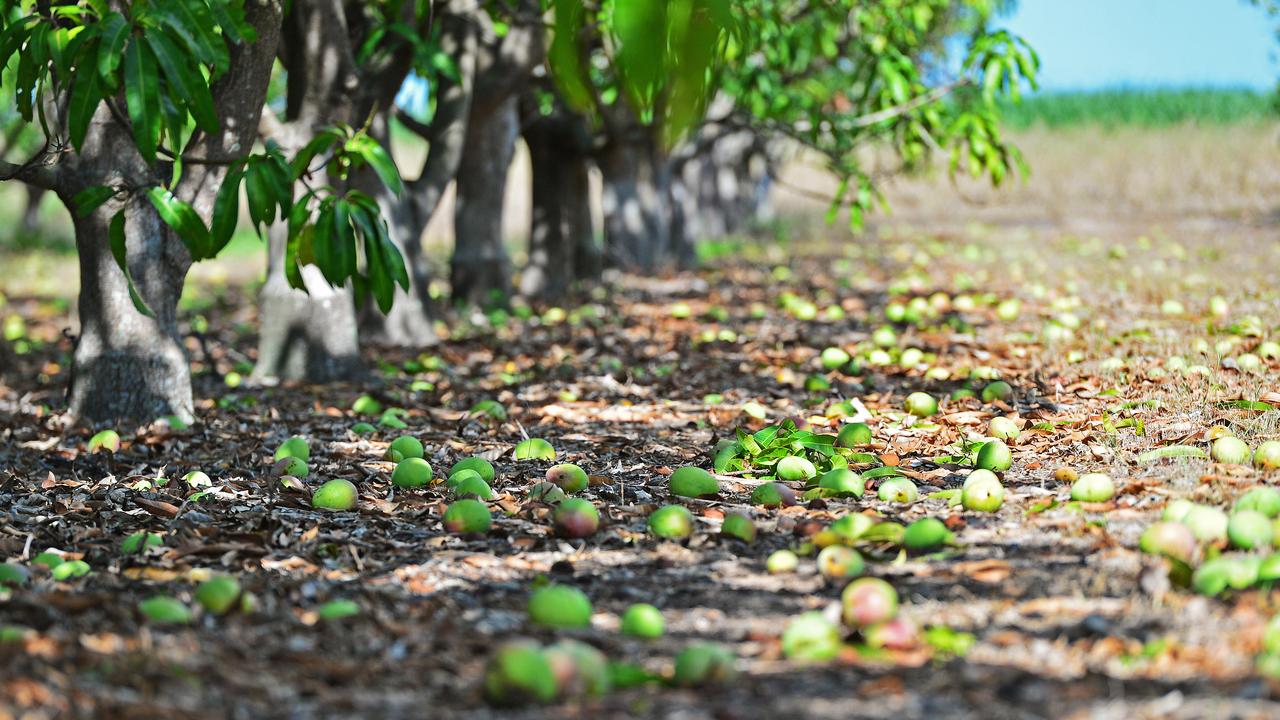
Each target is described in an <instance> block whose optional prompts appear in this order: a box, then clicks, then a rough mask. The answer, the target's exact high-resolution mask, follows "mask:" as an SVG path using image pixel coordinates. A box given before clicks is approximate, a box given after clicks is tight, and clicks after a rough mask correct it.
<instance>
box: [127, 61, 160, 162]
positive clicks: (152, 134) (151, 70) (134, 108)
mask: <svg viewBox="0 0 1280 720" xmlns="http://www.w3.org/2000/svg"><path fill="white" fill-rule="evenodd" d="M124 98H125V105H127V106H128V109H129V121H130V122H132V123H133V139H134V142H136V143H137V145H138V152H140V153H142V157H143V158H145V159H146V160H147V162H155V160H156V148H158V147H159V146H160V129H161V127H162V125H161V124H162V122H163V118H162V117H161V114H160V75H159V73H158V71H157V69H156V58H155V55H153V54H152V53H151V50H150V48H148V47H147V44H146V43H145V42H143V41H142V40H141V39H139V38H134V39H133V41H132V42H130V43H129V47H128V49H127V50H125V53H124Z"/></svg>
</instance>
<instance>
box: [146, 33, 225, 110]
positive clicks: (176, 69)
mask: <svg viewBox="0 0 1280 720" xmlns="http://www.w3.org/2000/svg"><path fill="white" fill-rule="evenodd" d="M144 37H145V38H146V41H147V45H149V46H150V47H151V51H152V52H153V53H155V56H156V59H157V60H158V61H159V62H160V67H161V68H162V69H163V70H164V76H165V77H166V78H168V80H169V84H170V86H171V87H172V88H173V90H174V91H175V93H174V95H175V96H176V99H177V100H179V101H181V102H183V103H185V104H186V107H187V110H188V111H189V112H190V113H191V116H192V117H193V118H195V121H196V125H197V126H198V127H199V128H200V129H201V130H204V131H205V132H207V133H214V132H217V131H218V126H219V123H218V113H217V111H215V110H214V109H213V95H212V94H211V93H210V92H209V82H208V81H207V80H205V77H204V75H203V74H201V73H200V71H199V70H197V69H195V68H193V67H192V66H191V65H190V64H189V63H188V62H184V58H183V57H182V53H181V52H180V51H179V50H178V48H177V46H176V45H174V43H173V41H172V40H171V39H169V37H168V35H166V34H165V32H164V31H163V30H154V31H152V32H149V33H147V34H146V35H145V36H144Z"/></svg>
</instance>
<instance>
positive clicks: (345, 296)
mask: <svg viewBox="0 0 1280 720" xmlns="http://www.w3.org/2000/svg"><path fill="white" fill-rule="evenodd" d="M287 232H288V230H287V228H286V227H285V226H283V225H276V226H273V227H272V228H271V230H270V232H269V233H268V238H269V242H268V244H269V248H268V253H269V255H268V258H267V282H266V284H265V285H263V286H262V292H261V293H260V294H259V296H258V297H259V304H260V306H261V307H262V316H261V318H260V319H259V324H260V327H259V335H258V363H257V365H256V366H255V367H254V369H253V377H254V379H255V380H257V381H260V382H274V381H277V380H305V381H307V382H315V383H325V382H334V381H337V380H351V379H355V378H357V377H359V376H360V374H361V373H362V371H363V365H362V364H361V361H360V343H359V339H358V337H357V335H356V311H355V303H354V302H353V299H352V296H351V290H350V288H348V287H341V288H335V287H332V286H330V285H329V283H328V282H326V281H325V279H324V278H323V277H322V276H321V275H320V272H319V270H317V269H316V268H315V267H313V266H304V267H303V268H301V270H302V279H303V282H304V283H305V284H306V286H307V292H303V291H301V290H296V289H294V288H293V287H291V286H290V285H289V281H288V280H287V279H286V278H285V274H284V256H285V243H286V242H287V241H288V238H287Z"/></svg>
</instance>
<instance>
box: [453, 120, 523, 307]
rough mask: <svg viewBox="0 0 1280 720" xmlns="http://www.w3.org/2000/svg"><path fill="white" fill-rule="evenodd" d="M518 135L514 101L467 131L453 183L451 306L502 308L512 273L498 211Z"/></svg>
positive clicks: (504, 193)
mask: <svg viewBox="0 0 1280 720" xmlns="http://www.w3.org/2000/svg"><path fill="white" fill-rule="evenodd" d="M518 130H519V119H518V117H517V114H516V99H515V98H514V97H510V98H508V99H507V100H506V101H505V102H504V103H503V104H502V105H501V106H500V107H499V108H498V109H497V110H496V111H495V112H494V113H493V114H491V115H489V116H486V117H481V118H477V117H474V116H473V118H472V122H471V124H470V126H469V127H468V128H467V142H466V146H465V147H466V149H465V150H464V151H463V156H462V164H461V166H460V167H459V169H458V179H457V191H458V200H457V207H456V209H455V213H454V227H455V235H456V237H457V240H456V245H455V247H454V250H453V259H452V261H451V263H450V284H451V285H452V295H453V300H454V302H456V303H463V304H473V305H478V306H480V307H492V306H501V305H505V304H506V302H507V296H508V294H509V293H510V287H509V286H510V277H511V271H510V259H509V258H508V256H507V250H506V248H505V247H504V246H503V242H502V240H503V238H502V216H503V212H502V208H503V201H504V199H505V197H506V188H507V170H508V168H509V167H510V166H511V158H512V156H513V155H514V153H515V143H516V134H517V132H518Z"/></svg>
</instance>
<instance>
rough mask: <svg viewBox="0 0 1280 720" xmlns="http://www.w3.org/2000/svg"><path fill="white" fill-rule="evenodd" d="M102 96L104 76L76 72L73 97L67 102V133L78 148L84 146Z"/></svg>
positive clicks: (72, 143)
mask: <svg viewBox="0 0 1280 720" xmlns="http://www.w3.org/2000/svg"><path fill="white" fill-rule="evenodd" d="M102 98H103V91H102V77H101V76H100V75H99V74H98V73H95V72H82V73H76V79H75V83H74V84H73V85H72V86H71V99H70V101H69V102H68V104H67V133H68V135H69V136H70V139H71V145H72V147H74V148H75V149H76V150H79V149H81V148H82V147H83V146H84V138H85V135H87V134H88V133H89V123H90V122H91V121H92V120H93V114H94V113H95V112H97V110H98V105H99V104H100V103H101V102H102Z"/></svg>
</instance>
